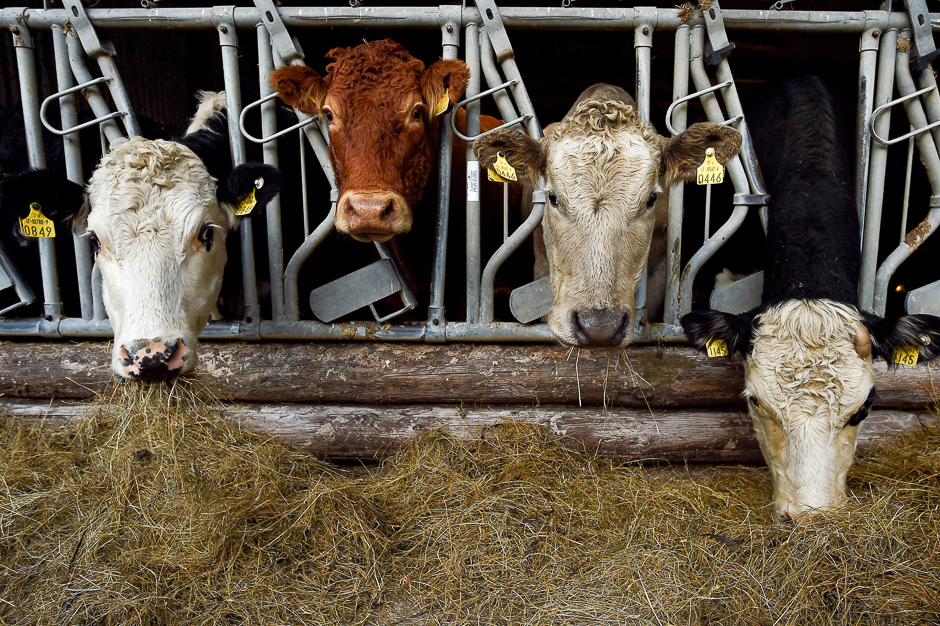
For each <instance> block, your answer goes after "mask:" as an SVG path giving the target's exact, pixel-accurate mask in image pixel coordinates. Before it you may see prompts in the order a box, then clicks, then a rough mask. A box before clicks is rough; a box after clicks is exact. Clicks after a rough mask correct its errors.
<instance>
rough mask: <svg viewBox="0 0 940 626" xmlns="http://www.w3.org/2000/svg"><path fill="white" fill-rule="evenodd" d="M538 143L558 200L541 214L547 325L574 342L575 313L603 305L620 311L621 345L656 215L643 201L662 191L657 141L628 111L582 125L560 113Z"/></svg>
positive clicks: (628, 335)
mask: <svg viewBox="0 0 940 626" xmlns="http://www.w3.org/2000/svg"><path fill="white" fill-rule="evenodd" d="M582 110H583V109H579V113H580V112H581V111H582ZM576 115H577V114H576ZM543 146H544V149H545V151H546V154H547V159H546V171H545V179H546V180H545V181H544V191H545V192H546V193H551V194H554V197H555V198H556V200H557V205H553V204H552V203H551V202H550V201H549V202H548V203H547V204H546V208H545V217H544V218H543V219H542V228H543V232H544V237H545V248H546V254H547V256H548V263H549V268H550V272H551V277H552V292H553V293H554V296H555V304H554V306H552V309H551V312H550V313H549V316H548V324H549V328H550V329H551V331H552V333H554V334H555V336H556V337H558V338H559V339H561V340H562V341H564V342H565V343H568V344H573V345H577V344H578V343H579V341H578V337H577V336H576V334H575V332H576V324H575V323H573V322H572V320H573V316H574V315H575V313H576V312H578V313H583V312H586V311H590V310H598V309H602V310H607V311H611V312H612V313H613V315H612V316H609V318H610V319H612V320H616V319H619V318H620V316H621V315H622V316H626V318H625V319H626V322H627V326H628V328H627V329H626V332H624V333H623V339H622V340H621V341H619V345H626V344H629V343H630V342H631V341H632V339H633V329H632V325H633V324H632V322H633V319H634V308H635V292H636V289H637V286H638V285H639V282H640V278H641V276H642V273H643V270H644V268H645V267H646V261H647V257H648V255H649V248H650V240H651V238H652V233H653V227H654V225H655V222H656V215H655V211H654V210H653V207H652V206H648V203H649V200H650V197H651V196H652V195H653V194H659V193H661V192H662V188H661V187H660V184H659V178H658V172H659V160H660V144H659V142H658V141H657V139H656V136H655V134H654V131H652V129H651V128H649V127H646V128H641V127H639V126H638V125H637V124H636V122H635V121H634V119H633V118H632V113H631V119H629V120H624V121H621V122H620V123H619V124H610V123H608V124H606V125H602V128H600V129H598V128H596V127H590V126H585V125H584V122H583V118H582V120H581V123H580V124H579V123H578V121H577V120H575V121H574V123H570V122H569V120H566V121H565V122H562V123H561V124H559V125H558V126H557V127H556V128H555V129H554V130H553V131H552V132H551V133H550V134H549V136H548V137H546V138H545V140H544V143H543ZM612 323H614V324H616V321H614V322H612Z"/></svg>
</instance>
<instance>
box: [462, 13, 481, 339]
mask: <svg viewBox="0 0 940 626" xmlns="http://www.w3.org/2000/svg"><path fill="white" fill-rule="evenodd" d="M464 50H465V56H466V61H467V67H469V68H470V80H469V81H468V83H467V93H466V97H468V98H469V97H472V96H475V95H477V94H478V93H480V33H479V31H478V30H477V26H476V24H469V25H467V30H466V32H465V33H464ZM466 111H467V118H466V119H467V136H469V137H473V136H474V135H478V134H479V133H480V103H479V102H477V101H474V102H471V103H469V104H468V105H467V107H466ZM466 143H467V322H469V323H471V324H476V323H477V322H478V321H479V320H480V268H481V261H480V258H481V254H482V253H481V251H480V228H481V227H480V184H481V181H480V162H479V161H477V157H476V155H475V154H473V143H472V142H469V141H468V142H466Z"/></svg>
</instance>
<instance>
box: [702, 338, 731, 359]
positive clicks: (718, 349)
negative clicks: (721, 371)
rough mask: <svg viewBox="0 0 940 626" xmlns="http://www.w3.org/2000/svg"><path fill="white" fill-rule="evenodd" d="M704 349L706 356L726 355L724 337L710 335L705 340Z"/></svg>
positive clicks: (726, 345)
mask: <svg viewBox="0 0 940 626" xmlns="http://www.w3.org/2000/svg"><path fill="white" fill-rule="evenodd" d="M705 350H706V351H707V352H708V356H728V344H726V343H725V340H724V339H719V338H717V337H712V338H711V339H709V340H708V341H706V342H705Z"/></svg>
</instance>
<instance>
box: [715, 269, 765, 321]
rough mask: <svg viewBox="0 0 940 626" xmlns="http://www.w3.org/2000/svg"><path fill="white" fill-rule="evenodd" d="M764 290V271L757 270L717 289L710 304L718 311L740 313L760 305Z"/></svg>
mask: <svg viewBox="0 0 940 626" xmlns="http://www.w3.org/2000/svg"><path fill="white" fill-rule="evenodd" d="M763 290H764V272H757V273H756V274H751V275H750V276H745V277H744V278H742V279H741V280H736V281H734V282H733V283H731V284H730V285H725V286H724V287H720V288H718V289H715V290H714V291H713V292H712V295H711V298H710V299H709V303H708V306H709V307H710V308H712V309H715V310H716V311H723V312H725V313H731V314H732V315H740V314H741V313H744V312H746V311H750V310H751V309H753V308H755V307H758V306H760V301H761V294H762V292H763Z"/></svg>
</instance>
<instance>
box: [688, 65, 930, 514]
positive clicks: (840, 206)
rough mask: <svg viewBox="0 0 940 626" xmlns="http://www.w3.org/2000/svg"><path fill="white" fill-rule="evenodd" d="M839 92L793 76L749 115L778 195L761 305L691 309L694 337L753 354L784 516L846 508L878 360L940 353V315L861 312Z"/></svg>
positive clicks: (768, 455)
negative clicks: (741, 309) (901, 351)
mask: <svg viewBox="0 0 940 626" xmlns="http://www.w3.org/2000/svg"><path fill="white" fill-rule="evenodd" d="M838 111H839V108H838V107H837V106H836V105H835V104H834V101H833V97H832V95H831V94H830V93H829V92H828V90H827V89H826V87H825V86H824V85H823V84H822V82H821V81H820V80H819V79H818V78H816V77H813V76H803V77H799V78H795V79H791V80H790V81H788V82H787V83H785V84H784V85H783V86H782V88H780V89H779V90H775V91H774V92H773V93H772V95H771V96H770V97H769V98H768V104H767V105H765V106H764V107H762V108H761V109H759V110H758V111H757V112H756V115H754V116H751V119H752V120H753V121H754V124H753V125H752V130H753V135H754V140H755V146H756V149H757V151H758V156H759V157H760V161H761V163H762V165H763V173H764V176H765V178H766V181H767V186H768V190H769V191H770V194H771V201H770V207H769V224H768V233H767V246H766V248H767V267H766V270H765V276H764V293H763V298H762V304H761V305H760V307H759V308H758V309H757V310H755V311H751V312H749V313H746V314H743V315H731V314H728V313H722V312H719V311H695V312H692V313H690V314H688V315H685V316H683V318H682V326H683V328H684V330H685V333H686V336H687V337H688V338H689V341H690V342H691V343H692V344H693V345H695V346H697V347H698V348H700V349H702V350H705V349H706V347H707V344H708V342H709V341H712V340H722V341H724V342H725V343H726V345H727V348H728V351H729V353H730V354H732V355H733V354H734V353H735V352H740V353H741V354H742V355H744V357H745V359H746V363H745V381H744V385H745V392H744V393H745V396H746V398H747V400H748V405H749V407H748V410H749V412H750V415H751V418H752V420H753V422H754V430H755V433H756V435H757V440H758V442H759V443H760V447H761V451H762V452H763V454H764V459H765V460H766V461H767V465H768V466H769V467H770V472H771V477H772V479H773V506H774V512H775V513H776V514H777V515H779V516H780V517H782V518H793V517H796V516H798V515H800V514H802V513H805V512H809V511H815V510H820V509H829V508H833V507H836V506H839V505H840V504H841V503H842V502H843V501H844V499H845V497H846V474H847V473H848V471H849V468H850V467H851V465H852V461H853V460H854V453H855V443H856V438H857V436H858V428H859V424H860V423H861V422H862V420H864V419H865V417H867V416H868V412H869V410H870V409H871V406H872V403H873V402H874V400H875V399H876V397H877V396H876V394H875V388H874V374H873V372H872V360H873V358H875V357H878V356H880V357H883V358H885V359H886V360H888V362H889V363H890V362H891V361H892V358H893V355H894V353H895V350H897V349H898V348H899V347H910V348H913V349H914V350H915V351H916V352H917V353H918V354H919V357H920V359H921V360H925V361H926V360H931V359H934V358H936V357H937V356H938V355H940V318H936V317H933V316H930V315H911V316H907V317H902V318H882V317H878V316H876V315H872V314H870V313H865V312H862V311H859V310H858V308H857V307H856V306H855V303H856V302H857V299H856V298H857V295H856V292H857V288H858V277H859V268H860V263H861V260H860V259H861V255H860V252H859V223H858V215H857V213H856V209H855V202H854V198H853V193H852V186H851V181H852V175H851V166H850V163H851V160H850V156H849V151H848V145H847V144H846V142H843V141H840V133H839V124H838V121H837V120H838V114H837V112H838Z"/></svg>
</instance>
